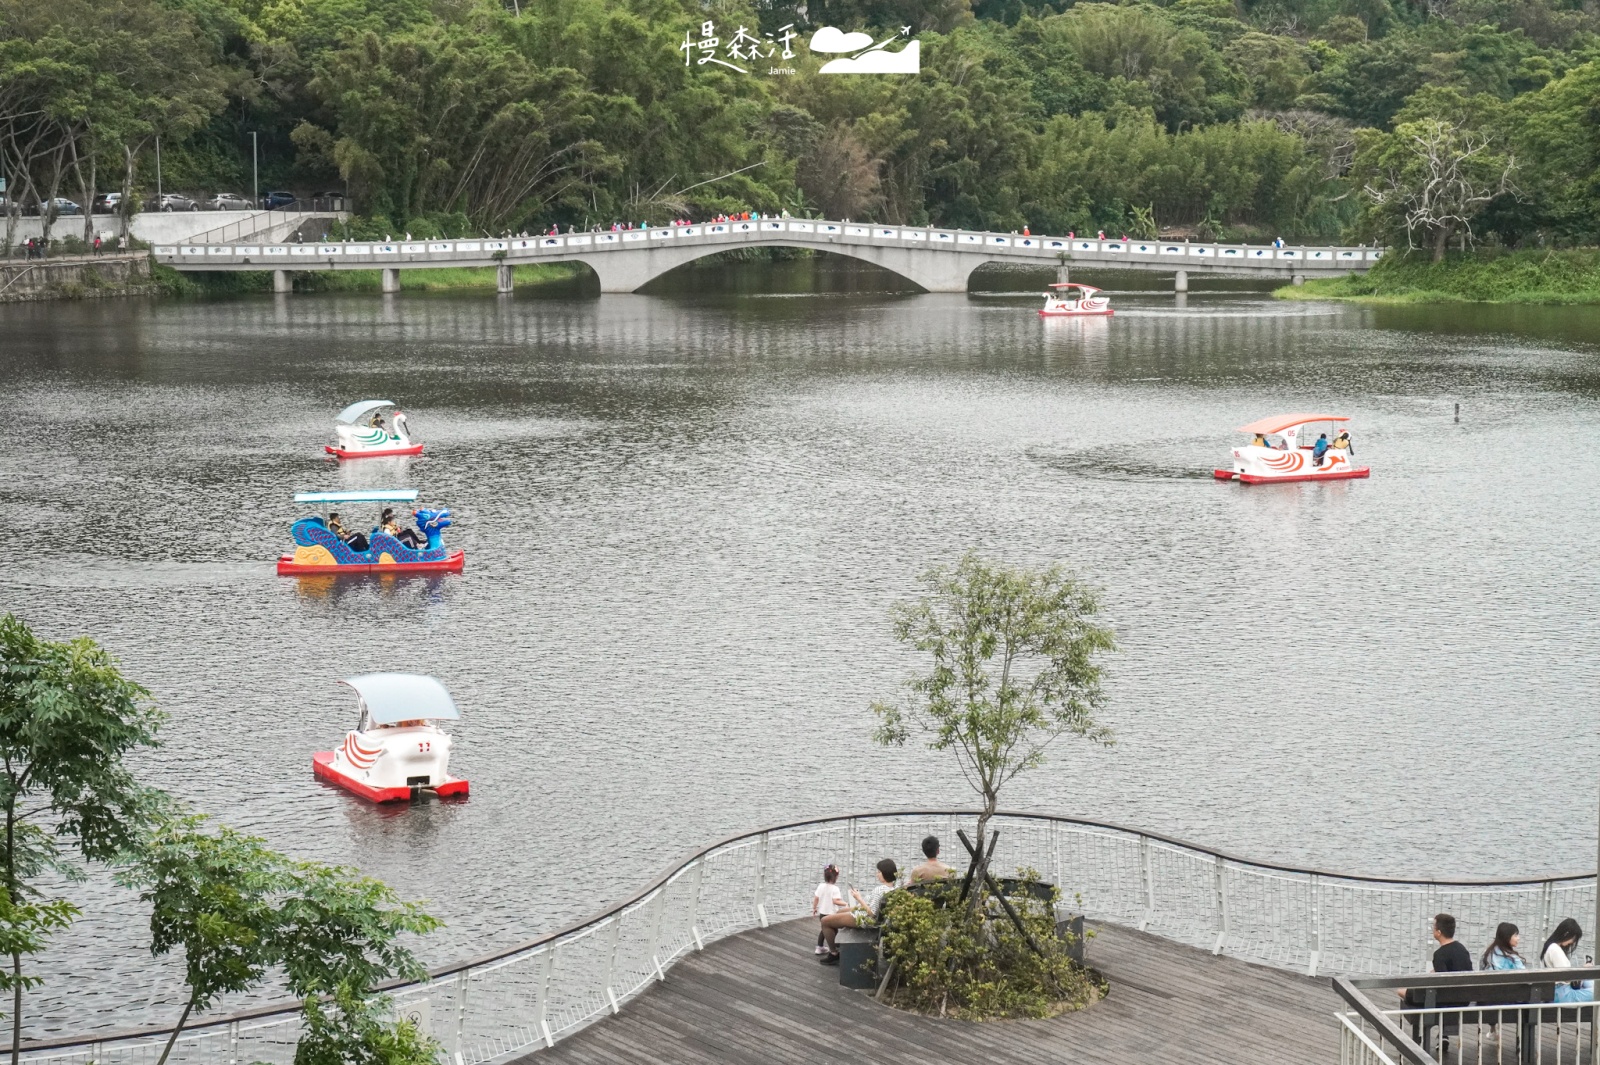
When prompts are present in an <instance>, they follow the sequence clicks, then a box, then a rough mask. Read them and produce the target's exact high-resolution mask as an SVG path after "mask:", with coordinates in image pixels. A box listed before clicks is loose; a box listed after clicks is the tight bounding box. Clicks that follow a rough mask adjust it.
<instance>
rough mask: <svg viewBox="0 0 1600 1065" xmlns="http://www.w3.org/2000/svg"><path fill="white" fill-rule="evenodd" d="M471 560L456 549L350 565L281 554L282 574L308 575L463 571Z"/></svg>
mask: <svg viewBox="0 0 1600 1065" xmlns="http://www.w3.org/2000/svg"><path fill="white" fill-rule="evenodd" d="M466 564H467V553H466V552H465V551H452V552H450V554H448V555H446V556H445V557H444V558H441V559H437V560H435V561H432V562H352V563H349V564H347V565H340V564H338V563H333V564H332V565H327V564H322V565H311V564H307V563H304V562H296V561H295V560H294V556H293V555H279V556H278V576H280V577H305V576H312V575H316V576H324V575H328V574H335V575H337V574H349V575H351V576H364V575H366V574H372V573H460V572H461V571H462V569H463V568H464V567H465V566H466Z"/></svg>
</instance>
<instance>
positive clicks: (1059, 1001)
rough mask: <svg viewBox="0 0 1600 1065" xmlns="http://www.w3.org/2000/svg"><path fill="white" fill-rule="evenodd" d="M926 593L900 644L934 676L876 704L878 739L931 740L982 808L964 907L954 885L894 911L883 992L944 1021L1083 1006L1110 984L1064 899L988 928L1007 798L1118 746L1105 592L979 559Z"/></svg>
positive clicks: (889, 914)
mask: <svg viewBox="0 0 1600 1065" xmlns="http://www.w3.org/2000/svg"><path fill="white" fill-rule="evenodd" d="M921 583H922V585H923V587H924V589H925V592H924V594H923V595H922V597H921V598H919V599H917V600H916V601H914V602H910V603H902V604H900V605H898V606H896V607H895V608H894V615H893V617H894V633H895V637H896V638H897V639H899V640H900V641H901V642H902V643H906V644H910V645H911V646H913V647H915V648H916V649H917V650H919V651H925V652H927V653H928V654H929V655H930V656H931V658H932V662H931V668H930V669H929V671H928V672H927V673H925V674H922V675H920V676H915V677H912V678H911V679H909V680H908V681H907V682H906V688H907V692H906V695H905V698H904V699H902V700H901V701H900V702H892V703H891V702H879V703H875V704H873V711H874V713H875V714H876V715H877V717H878V727H877V730H876V731H875V732H874V735H873V738H874V739H875V740H877V742H879V743H882V744H893V745H900V744H904V743H905V742H906V741H907V740H908V739H910V738H911V736H912V735H913V734H914V733H920V734H922V735H924V736H926V737H927V743H928V746H929V747H931V748H933V749H934V750H940V751H952V752H954V754H955V757H956V762H957V764H958V765H959V766H960V768H961V772H962V775H963V776H964V777H966V780H967V782H968V783H969V784H971V785H972V788H973V790H974V791H976V792H977V793H978V795H979V797H980V798H981V799H982V802H983V809H982V811H981V812H980V814H979V815H978V831H977V836H976V843H975V845H976V847H977V854H976V855H975V856H974V866H975V867H974V868H973V869H972V870H971V871H970V873H969V874H968V876H969V878H970V884H971V891H970V893H969V894H968V897H967V899H966V900H965V903H964V904H963V903H962V902H961V900H960V899H959V898H958V897H957V895H958V892H959V890H960V889H959V888H958V886H957V885H954V884H949V885H944V886H941V887H940V888H937V889H934V890H933V891H932V892H931V893H924V894H916V895H913V894H909V893H903V892H897V893H894V894H892V895H890V896H889V899H888V900H886V902H885V907H884V909H885V914H884V916H885V919H886V923H887V929H886V931H885V940H884V946H885V953H886V955H887V956H888V957H889V958H890V959H891V963H892V965H893V966H894V969H893V970H891V974H890V975H888V976H886V977H885V980H884V983H885V985H887V984H888V983H889V981H890V979H892V978H893V977H894V976H895V975H898V989H899V990H898V991H897V992H896V1001H900V1002H903V1003H904V1004H906V1005H908V1006H910V1007H911V1008H913V1009H921V1010H928V1011H932V1010H935V1009H936V1010H937V1012H938V1013H940V1014H941V1015H944V1014H945V1013H947V1012H948V1011H949V1010H950V1009H951V1008H954V1009H955V1010H956V1012H958V1013H959V1014H960V1015H963V1016H970V1017H1007V1016H1047V1015H1049V1014H1050V1013H1052V1012H1055V1011H1057V1010H1059V1009H1062V1008H1072V1007H1075V1006H1081V1005H1084V1004H1086V1003H1087V1002H1088V1001H1090V1000H1091V999H1092V997H1093V995H1094V993H1095V989H1096V987H1099V988H1100V990H1102V991H1103V984H1100V983H1099V982H1098V981H1096V980H1095V979H1094V978H1093V977H1092V976H1091V974H1089V973H1086V972H1085V971H1084V970H1082V969H1081V968H1079V967H1077V966H1075V965H1074V964H1073V963H1072V962H1071V961H1070V960H1069V959H1068V958H1067V955H1066V951H1065V950H1064V948H1063V945H1062V944H1061V942H1060V941H1059V940H1058V939H1057V938H1056V936H1055V906H1054V901H1055V897H1056V896H1055V895H1054V893H1053V892H1052V893H1051V898H1050V900H1049V901H1043V900H1040V899H1037V898H1036V897H1034V896H1033V895H1032V892H1031V891H1030V890H1027V889H1025V890H1023V891H1022V892H1021V894H1020V895H1019V896H1018V899H1019V900H1022V901H1018V900H1012V901H1011V902H1010V903H1009V905H1008V904H1006V900H997V902H1000V903H1001V904H1002V906H1001V908H1002V909H1004V910H1005V911H1006V916H1007V920H1005V921H999V920H994V921H991V920H988V919H987V916H988V915H987V912H986V908H985V907H984V905H983V900H984V897H985V887H986V884H987V874H988V848H987V846H986V838H987V831H988V827H989V822H990V820H991V819H992V818H993V817H994V814H995V811H996V809H998V807H999V802H1000V789H1001V788H1002V787H1003V786H1004V785H1005V784H1007V783H1008V782H1009V781H1010V780H1011V779H1012V778H1014V777H1016V776H1017V775H1018V774H1019V773H1022V772H1025V771H1026V770H1029V769H1033V768H1035V767H1037V766H1039V765H1041V764H1043V762H1044V760H1045V750H1046V748H1048V747H1049V745H1050V744H1051V743H1052V742H1054V741H1055V740H1056V739H1058V738H1059V737H1061V736H1063V735H1074V736H1080V737H1082V738H1084V739H1087V740H1090V741H1092V742H1095V743H1100V744H1110V743H1111V742H1112V737H1111V732H1110V730H1109V729H1107V728H1106V727H1105V726H1103V725H1100V724H1099V723H1097V722H1096V721H1095V716H1094V715H1095V712H1096V711H1097V710H1099V709H1100V708H1101V707H1102V706H1103V705H1104V702H1105V697H1104V694H1103V692H1102V691H1101V687H1100V681H1101V667H1100V665H1099V662H1098V658H1099V657H1100V656H1101V655H1103V654H1105V653H1107V652H1110V651H1113V650H1115V649H1116V641H1115V639H1114V638H1113V636H1112V632H1111V630H1110V629H1109V628H1108V627H1106V626H1104V625H1102V624H1099V623H1098V622H1097V620H1096V616H1097V615H1098V614H1099V611H1100V601H1099V598H1098V595H1097V593H1096V591H1095V590H1094V589H1093V588H1090V587H1089V586H1087V585H1085V584H1084V583H1082V582H1081V581H1079V580H1078V579H1077V578H1076V577H1074V576H1072V575H1071V574H1070V573H1068V572H1067V571H1065V570H1064V569H1062V568H1061V567H1059V566H1052V567H1050V568H1048V569H1045V570H1040V571H1033V570H1025V569H1016V568H1012V567H1008V566H1005V565H1001V564H999V563H993V562H988V561H985V560H984V559H981V558H979V557H978V556H977V555H975V554H972V553H968V554H967V555H966V556H964V557H963V558H962V559H961V561H960V562H958V563H957V564H956V566H955V567H954V568H943V567H937V568H934V569H931V570H929V571H928V572H927V573H925V574H923V576H922V578H921ZM1024 880H1025V881H1028V880H1033V881H1036V880H1037V875H1036V874H1033V873H1031V872H1030V873H1026V874H1025V875H1024ZM1028 886H1029V887H1031V885H1028ZM885 990H890V989H889V988H888V987H887V986H886V987H885Z"/></svg>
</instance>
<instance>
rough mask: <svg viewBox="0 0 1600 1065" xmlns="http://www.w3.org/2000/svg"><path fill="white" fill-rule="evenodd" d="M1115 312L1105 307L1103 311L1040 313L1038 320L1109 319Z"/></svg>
mask: <svg viewBox="0 0 1600 1065" xmlns="http://www.w3.org/2000/svg"><path fill="white" fill-rule="evenodd" d="M1116 313H1117V312H1116V311H1114V310H1112V309H1111V308H1110V307H1107V308H1106V309H1105V310H1103V311H1040V312H1039V317H1040V318H1110V317H1111V316H1112V315H1113V314H1116Z"/></svg>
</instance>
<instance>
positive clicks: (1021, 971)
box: [883, 870, 1106, 1020]
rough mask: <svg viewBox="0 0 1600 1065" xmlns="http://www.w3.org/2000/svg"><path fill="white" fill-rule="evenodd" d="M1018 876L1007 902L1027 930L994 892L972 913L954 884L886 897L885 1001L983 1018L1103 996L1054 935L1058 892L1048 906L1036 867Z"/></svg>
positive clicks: (1098, 981) (1044, 1013)
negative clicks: (1040, 896) (1037, 895)
mask: <svg viewBox="0 0 1600 1065" xmlns="http://www.w3.org/2000/svg"><path fill="white" fill-rule="evenodd" d="M1019 881H1020V882H1019V886H1018V888H1017V889H1016V891H1015V894H1008V896H1007V901H1009V902H1010V903H1011V905H1012V907H1013V908H1014V909H1015V910H1016V912H1017V915H1018V916H1019V917H1020V918H1021V922H1022V927H1023V929H1025V930H1026V935H1025V934H1024V933H1023V932H1022V931H1019V930H1018V929H1017V927H1016V926H1015V925H1014V924H1012V922H1011V919H1010V918H1009V917H1008V916H1007V915H1006V913H1005V911H1004V908H1003V907H1002V906H1001V905H1000V902H999V900H998V899H996V898H994V897H992V896H989V897H986V898H984V899H983V903H982V905H980V906H979V907H978V908H977V909H976V910H974V909H973V908H971V907H969V906H967V905H964V904H962V903H961V902H960V901H959V899H958V896H959V894H960V890H961V889H960V882H959V881H949V882H946V883H941V884H936V885H931V886H929V887H927V888H924V889H921V890H919V891H916V892H912V891H895V892H891V893H890V894H889V895H887V896H886V897H885V899H884V932H883V949H884V956H885V958H886V959H887V960H888V962H889V964H890V965H891V966H892V969H893V971H892V973H891V974H890V983H889V987H888V989H887V995H888V998H889V1001H890V1002H891V1003H892V1004H893V1005H895V1006H898V1007H900V1008H902V1009H909V1010H915V1011H917V1012H920V1013H930V1014H937V1015H938V1016H940V1017H947V1016H954V1017H961V1018H966V1019H969V1020H989V1019H996V1018H1004V1017H1050V1016H1054V1015H1055V1014H1058V1013H1063V1012H1066V1011H1069V1010H1075V1009H1081V1008H1083V1007H1084V1006H1087V1005H1089V1004H1090V1003H1092V1002H1094V1001H1095V1000H1096V999H1098V998H1100V997H1102V996H1103V995H1104V994H1105V992H1106V986H1105V982H1104V980H1103V979H1102V978H1101V977H1100V976H1099V975H1098V974H1096V973H1094V972H1093V971H1092V970H1089V969H1086V968H1084V967H1083V966H1080V965H1078V964H1077V963H1076V962H1074V961H1073V960H1072V959H1071V958H1070V957H1068V955H1067V948H1068V946H1069V945H1070V944H1069V943H1068V942H1067V941H1066V940H1064V939H1062V938H1060V937H1058V936H1057V935H1056V921H1055V901H1056V899H1057V897H1058V893H1057V892H1056V890H1055V889H1054V888H1050V890H1049V894H1050V902H1045V901H1043V900H1041V899H1038V898H1035V897H1034V896H1033V894H1032V892H1033V891H1034V890H1035V888H1036V886H1037V884H1038V874H1037V873H1034V872H1032V871H1031V870H1028V871H1024V872H1023V873H1022V874H1021V875H1020V877H1019ZM1030 940H1031V943H1030ZM1036 946H1037V948H1038V949H1037V950H1036V949H1035V947H1036Z"/></svg>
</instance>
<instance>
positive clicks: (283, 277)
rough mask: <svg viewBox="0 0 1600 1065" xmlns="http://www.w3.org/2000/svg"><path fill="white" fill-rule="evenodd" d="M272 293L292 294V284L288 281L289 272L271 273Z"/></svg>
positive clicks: (277, 271) (275, 271)
mask: <svg viewBox="0 0 1600 1065" xmlns="http://www.w3.org/2000/svg"><path fill="white" fill-rule="evenodd" d="M272 291H274V292H293V291H294V282H293V281H290V280H289V271H287V270H274V271H272Z"/></svg>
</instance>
